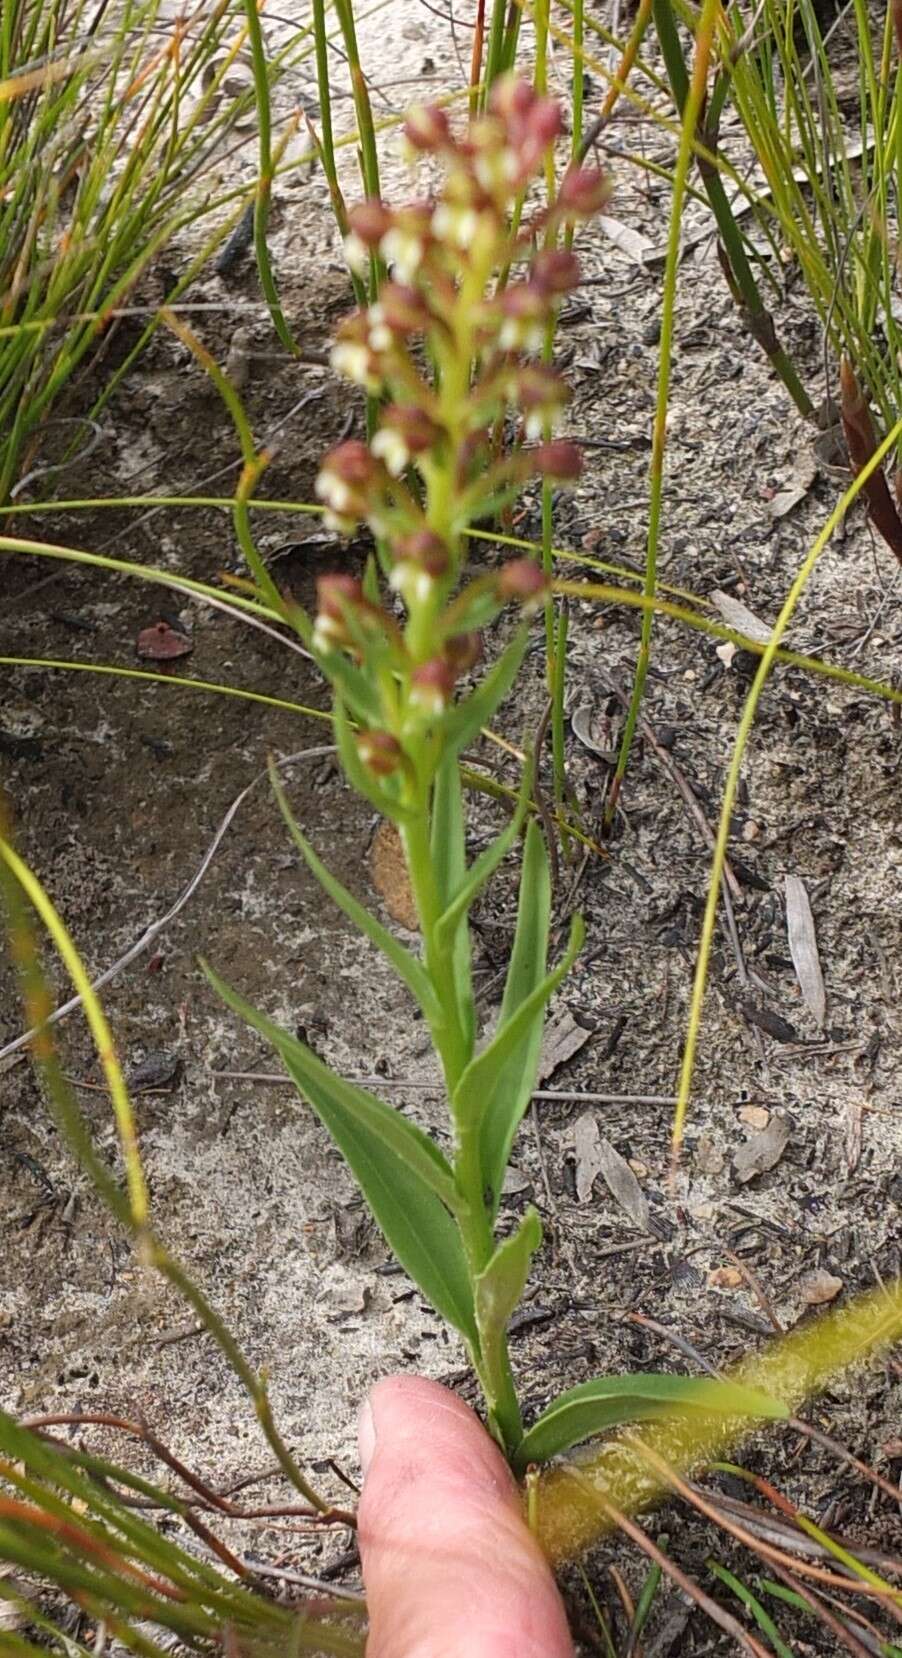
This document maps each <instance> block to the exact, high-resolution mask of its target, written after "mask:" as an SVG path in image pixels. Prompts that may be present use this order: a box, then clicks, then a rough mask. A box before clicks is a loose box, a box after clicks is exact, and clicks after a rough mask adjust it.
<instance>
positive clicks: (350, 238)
mask: <svg viewBox="0 0 902 1658" xmlns="http://www.w3.org/2000/svg"><path fill="white" fill-rule="evenodd" d="M344 256H345V259H346V261H347V265H348V269H349V270H352V271H353V272H354V275H355V276H365V275H366V273H367V271H368V270H369V268H370V250H369V248H368V247H367V245H366V243H365V242H364V241H361V239H360V237H359V236H358V235H357V232H356V230H352V231H350V233H349V234H348V235H347V236H346V237H345V239H344Z"/></svg>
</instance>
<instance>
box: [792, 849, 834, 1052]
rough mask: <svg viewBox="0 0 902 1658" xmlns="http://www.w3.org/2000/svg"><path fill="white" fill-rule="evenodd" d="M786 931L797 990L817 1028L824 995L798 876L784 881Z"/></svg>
mask: <svg viewBox="0 0 902 1658" xmlns="http://www.w3.org/2000/svg"><path fill="white" fill-rule="evenodd" d="M786 931H787V933H788V935H789V954H790V955H791V957H792V965H793V967H794V968H795V970H796V978H797V979H798V981H799V988H800V990H801V992H802V995H803V997H804V998H805V1005H806V1006H807V1007H808V1008H809V1009H810V1011H811V1012H812V1013H813V1014H814V1017H815V1019H816V1020H817V1024H818V1026H819V1027H822V1026H823V1023H824V1018H825V1015H826V1012H827V994H826V991H825V989H824V975H823V973H822V972H821V959H820V955H819V953H818V948H817V935H816V933H815V930H814V916H813V915H812V913H811V904H810V903H809V900H808V893H807V891H806V888H805V883H804V881H802V880H800V879H799V877H798V875H787V877H786Z"/></svg>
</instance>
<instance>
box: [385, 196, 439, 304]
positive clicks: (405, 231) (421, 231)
mask: <svg viewBox="0 0 902 1658" xmlns="http://www.w3.org/2000/svg"><path fill="white" fill-rule="evenodd" d="M431 224H432V208H431V206H430V205H429V204H427V203H425V202H423V203H420V202H414V203H412V204H411V205H410V206H409V207H401V208H399V209H398V211H397V212H396V213H394V214H393V215H392V222H391V225H390V226H389V228H388V230H387V231H386V232H385V235H384V236H383V237H382V240H381V241H380V243H379V252H380V253H381V254H382V257H383V259H384V260H385V262H386V264H388V265H390V266H391V268H392V270H393V272H394V274H395V276H396V277H397V278H398V280H399V281H401V282H412V281H413V279H414V277H415V276H416V274H417V271H418V270H419V268H420V266H421V265H422V263H423V259H424V258H425V255H426V249H427V247H428V245H429V238H430V232H431ZM383 292H384V290H383ZM380 297H381V296H380Z"/></svg>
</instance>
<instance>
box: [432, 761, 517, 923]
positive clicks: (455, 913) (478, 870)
mask: <svg viewBox="0 0 902 1658" xmlns="http://www.w3.org/2000/svg"><path fill="white" fill-rule="evenodd" d="M531 788H532V766H531V765H530V764H527V765H526V766H524V768H523V779H522V782H521V784H520V794H519V798H518V800H517V807H516V810H515V812H514V815H513V817H512V818H511V820H510V822H509V823H508V824H507V825H506V827H505V828H504V829H502V831H501V833H500V835H496V836H495V839H494V840H493V841H492V842H491V845H489V846H487V847H486V849H485V851H484V852H481V853H480V854H479V857H478V858H476V859H475V860H474V862H473V863H472V864H471V865H470V869H469V871H468V873H467V877H466V880H465V881H464V882H463V885H462V886H460V887H458V889H457V892H456V894H455V895H454V896H453V897H452V899H451V901H450V903H449V904H448V908H447V909H446V910H445V912H444V914H443V915H441V916H440V917H439V919H438V921H437V922H436V927H435V940H436V944H437V945H438V947H439V949H441V950H445V949H448V948H450V943H451V940H452V939H453V937H454V930H455V928H456V926H457V923H458V920H459V919H460V917H461V916H462V915H465V914H467V912H468V911H469V909H470V906H471V904H472V903H473V901H474V899H475V898H476V896H477V894H478V893H479V892H481V891H482V888H483V887H484V886H485V884H486V882H487V881H489V880H491V877H492V876H493V875H494V873H495V870H496V869H497V868H498V865H499V864H500V862H501V860H502V858H503V857H505V856H506V854H507V853H508V852H509V851H510V849H511V847H512V846H513V844H514V842H515V840H516V839H517V836H518V835H519V833H520V831H521V829H522V827H523V823H524V820H525V818H526V814H527V812H528V811H529V794H530V790H531Z"/></svg>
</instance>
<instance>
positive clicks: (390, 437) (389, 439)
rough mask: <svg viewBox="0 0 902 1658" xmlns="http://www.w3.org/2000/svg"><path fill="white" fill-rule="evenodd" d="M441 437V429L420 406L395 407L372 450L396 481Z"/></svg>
mask: <svg viewBox="0 0 902 1658" xmlns="http://www.w3.org/2000/svg"><path fill="white" fill-rule="evenodd" d="M440 436H441V427H440V426H437V425H436V423H435V421H434V420H431V419H430V417H429V415H428V414H427V413H426V411H425V410H424V409H420V408H418V407H417V405H416V404H403V405H402V404H397V403H396V404H392V405H391V406H390V407H389V408H387V409H386V410H385V411H384V413H383V415H382V422H381V424H380V427H379V430H378V432H377V433H376V435H375V437H374V438H373V443H372V450H373V454H374V455H377V456H378V457H379V459H380V460H382V461H384V462H385V465H386V467H387V468H388V470H389V472H390V473H391V474H392V477H393V478H400V476H401V473H402V472H403V471H404V469H405V467H407V466H408V465H409V464H410V461H411V460H412V458H413V456H414V455H422V454H423V452H424V450H426V449H431V448H432V446H433V444H435V443H436V442H437V441H438V438H439V437H440Z"/></svg>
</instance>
